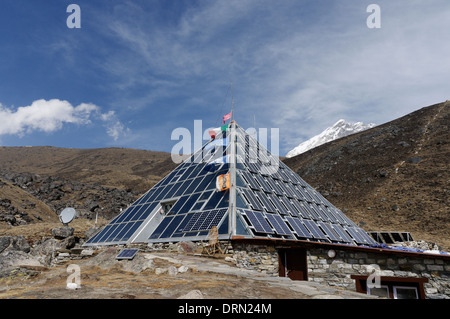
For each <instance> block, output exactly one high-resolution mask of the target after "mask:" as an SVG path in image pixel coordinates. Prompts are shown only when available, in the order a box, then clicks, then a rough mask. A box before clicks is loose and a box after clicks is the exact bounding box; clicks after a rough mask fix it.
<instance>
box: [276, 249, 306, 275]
mask: <svg viewBox="0 0 450 319" xmlns="http://www.w3.org/2000/svg"><path fill="white" fill-rule="evenodd" d="M278 261H279V262H278V265H279V276H280V277H289V278H290V279H292V280H308V266H307V262H306V249H281V250H279V253H278Z"/></svg>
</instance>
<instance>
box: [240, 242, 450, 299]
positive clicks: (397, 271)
mask: <svg viewBox="0 0 450 319" xmlns="http://www.w3.org/2000/svg"><path fill="white" fill-rule="evenodd" d="M328 251H329V249H322V248H311V249H308V252H307V265H308V280H310V281H315V282H319V283H323V284H327V285H330V286H337V287H342V288H345V289H349V290H352V291H355V290H356V285H355V279H352V278H351V275H363V276H370V275H371V274H373V273H374V271H376V273H375V274H376V275H378V276H380V277H384V276H386V277H412V278H427V279H428V281H429V282H428V283H425V284H424V288H425V294H426V297H427V298H450V263H449V261H447V260H443V259H441V258H438V257H437V258H425V257H424V258H420V257H415V256H414V257H409V256H405V255H401V254H399V255H397V254H383V253H372V252H360V251H354V250H335V252H336V256H335V257H334V258H330V257H329V256H328ZM233 259H235V262H236V265H237V266H238V267H242V268H246V269H252V270H256V271H260V272H262V273H265V274H266V275H269V276H278V271H279V270H278V267H279V264H278V263H279V258H278V250H277V249H276V248H275V247H274V246H263V245H249V244H241V243H240V244H233Z"/></svg>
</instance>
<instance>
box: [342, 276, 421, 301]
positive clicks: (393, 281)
mask: <svg viewBox="0 0 450 319" xmlns="http://www.w3.org/2000/svg"><path fill="white" fill-rule="evenodd" d="M350 278H352V279H355V284H356V291H357V292H361V293H364V294H368V295H374V296H380V297H386V298H391V299H425V289H424V287H423V285H424V283H427V282H428V279H427V278H411V277H384V276H381V277H380V287H376V288H370V287H369V285H367V278H368V276H361V275H351V276H350Z"/></svg>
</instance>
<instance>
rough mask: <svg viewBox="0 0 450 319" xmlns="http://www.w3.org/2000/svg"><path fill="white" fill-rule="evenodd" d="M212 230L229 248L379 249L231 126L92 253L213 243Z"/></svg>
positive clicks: (95, 240)
mask: <svg viewBox="0 0 450 319" xmlns="http://www.w3.org/2000/svg"><path fill="white" fill-rule="evenodd" d="M222 184H223V185H222ZM213 226H216V227H217V228H218V232H219V239H223V240H225V239H233V237H235V238H236V237H239V238H267V239H269V238H270V239H284V240H296V241H314V242H327V243H344V244H351V245H371V244H376V242H375V241H374V240H373V239H372V238H371V237H370V236H369V235H368V234H367V233H366V232H365V231H364V230H363V229H361V228H359V227H358V226H357V225H355V224H354V223H353V222H352V221H351V220H350V219H348V218H347V217H346V216H345V215H344V214H343V213H342V212H341V211H340V210H339V209H337V208H336V207H334V206H333V205H332V204H331V203H330V202H329V201H327V200H326V199H325V198H324V197H323V196H322V195H321V194H320V193H319V192H317V191H315V190H314V189H313V188H312V187H311V186H309V185H308V184H307V183H305V181H304V180H303V179H301V178H300V177H299V176H298V175H297V174H295V173H294V172H293V171H292V170H291V169H289V168H288V167H287V166H286V165H285V164H284V163H283V162H281V161H280V160H279V159H278V158H277V157H275V156H273V155H272V154H270V152H269V151H268V150H267V149H266V148H265V147H263V146H262V145H261V144H260V143H258V141H256V139H254V138H253V137H252V136H250V135H249V134H247V133H246V132H245V131H244V130H243V129H242V128H241V127H240V126H238V125H237V123H236V122H235V121H231V123H230V124H229V125H227V126H226V127H222V130H221V131H220V132H219V133H218V134H217V136H215V137H214V138H213V139H212V140H211V141H209V142H207V143H206V144H205V145H203V146H202V148H201V149H200V150H198V151H196V152H195V153H194V154H193V155H192V156H190V157H189V158H187V159H186V160H185V161H184V162H183V163H182V164H180V165H179V166H178V167H177V168H176V169H175V170H173V171H172V172H171V173H170V174H168V175H167V176H165V177H164V178H163V179H162V180H161V181H160V182H159V183H158V184H156V185H155V186H154V187H153V188H152V189H150V190H149V191H148V192H147V193H145V194H144V195H143V196H142V197H140V198H139V199H138V200H137V201H136V202H134V203H133V204H132V205H130V206H129V207H128V208H127V209H126V210H125V211H124V212H122V213H121V214H120V215H118V216H117V217H116V218H114V219H113V220H112V221H111V222H110V223H109V224H108V225H107V226H106V227H105V228H103V229H102V230H101V231H99V232H98V233H97V234H96V235H94V236H93V237H92V238H90V239H89V240H88V241H87V243H86V244H85V245H86V246H90V245H115V244H129V243H152V242H178V241H199V240H207V236H208V233H209V230H210V229H211V228H212V227H213Z"/></svg>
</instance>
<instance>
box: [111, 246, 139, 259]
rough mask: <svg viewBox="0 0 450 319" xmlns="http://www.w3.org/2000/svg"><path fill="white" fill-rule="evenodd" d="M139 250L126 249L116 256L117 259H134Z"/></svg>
mask: <svg viewBox="0 0 450 319" xmlns="http://www.w3.org/2000/svg"><path fill="white" fill-rule="evenodd" d="M138 251H139V249H138V248H126V249H122V251H121V252H120V253H119V254H118V255H117V256H116V259H133V258H134V256H136V254H137V253H138Z"/></svg>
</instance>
